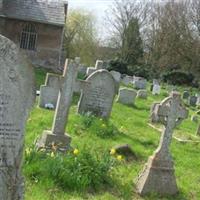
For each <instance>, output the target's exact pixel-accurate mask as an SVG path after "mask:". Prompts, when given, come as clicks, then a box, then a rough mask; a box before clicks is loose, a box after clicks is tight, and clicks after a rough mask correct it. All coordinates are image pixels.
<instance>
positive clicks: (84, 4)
mask: <svg viewBox="0 0 200 200" xmlns="http://www.w3.org/2000/svg"><path fill="white" fill-rule="evenodd" d="M113 1H114V0H68V2H69V10H70V9H73V8H83V9H86V10H89V11H91V12H92V13H93V14H95V15H96V17H97V23H98V28H99V29H100V30H99V31H100V34H102V35H104V36H106V30H105V28H104V18H105V11H106V10H108V8H109V7H110V5H111V4H112V2H113ZM101 27H103V28H101Z"/></svg>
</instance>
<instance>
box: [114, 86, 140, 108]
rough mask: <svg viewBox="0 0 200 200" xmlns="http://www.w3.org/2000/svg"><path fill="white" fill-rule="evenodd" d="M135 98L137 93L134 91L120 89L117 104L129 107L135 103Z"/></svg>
mask: <svg viewBox="0 0 200 200" xmlns="http://www.w3.org/2000/svg"><path fill="white" fill-rule="evenodd" d="M136 96H137V92H136V91H135V90H132V89H127V88H122V89H120V90H119V95H118V98H117V102H119V103H122V104H127V105H131V104H134V103H135V98H136Z"/></svg>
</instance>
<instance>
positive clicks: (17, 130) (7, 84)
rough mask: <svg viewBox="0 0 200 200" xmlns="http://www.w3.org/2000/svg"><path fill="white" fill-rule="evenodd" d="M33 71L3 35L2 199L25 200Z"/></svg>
mask: <svg viewBox="0 0 200 200" xmlns="http://www.w3.org/2000/svg"><path fill="white" fill-rule="evenodd" d="M33 75H34V71H33V69H32V66H31V65H30V64H29V63H28V62H27V61H26V60H25V59H24V58H23V56H22V55H21V54H20V50H19V49H18V48H17V46H16V45H15V44H14V43H13V42H11V41H10V40H9V39H7V38H5V37H3V36H1V35H0V199H1V200H22V199H23V194H24V181H23V177H22V175H21V162H22V157H23V146H24V134H25V123H26V120H27V117H28V112H29V110H30V108H31V106H32V105H33V102H34V100H35V95H36V91H35V89H34V85H35V84H34V76H33Z"/></svg>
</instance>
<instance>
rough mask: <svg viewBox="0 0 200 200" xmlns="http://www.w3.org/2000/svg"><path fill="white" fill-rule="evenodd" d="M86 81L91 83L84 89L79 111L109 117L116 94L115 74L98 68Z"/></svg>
mask: <svg viewBox="0 0 200 200" xmlns="http://www.w3.org/2000/svg"><path fill="white" fill-rule="evenodd" d="M86 81H87V82H89V83H90V86H89V87H88V88H87V89H86V90H84V91H82V94H81V97H80V101H79V105H78V112H79V113H81V114H82V113H91V114H94V115H96V116H99V117H103V118H108V117H109V116H110V113H111V110H112V105H113V101H114V97H115V94H116V84H115V80H114V78H113V76H112V75H111V74H110V73H109V72H108V71H107V70H98V71H96V72H94V73H93V74H91V75H90V76H89V77H88V78H87V79H86Z"/></svg>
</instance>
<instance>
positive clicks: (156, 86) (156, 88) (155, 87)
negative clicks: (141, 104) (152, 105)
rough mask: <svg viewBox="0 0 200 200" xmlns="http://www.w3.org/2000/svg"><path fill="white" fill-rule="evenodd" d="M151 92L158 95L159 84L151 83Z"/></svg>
mask: <svg viewBox="0 0 200 200" xmlns="http://www.w3.org/2000/svg"><path fill="white" fill-rule="evenodd" d="M152 94H153V95H158V94H160V85H158V84H156V85H153V89H152Z"/></svg>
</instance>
